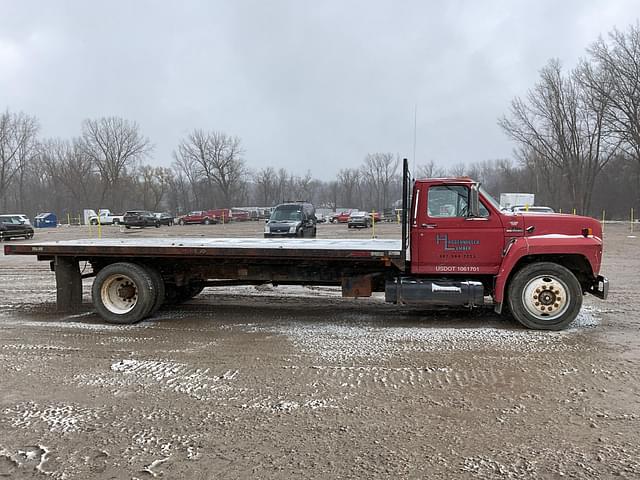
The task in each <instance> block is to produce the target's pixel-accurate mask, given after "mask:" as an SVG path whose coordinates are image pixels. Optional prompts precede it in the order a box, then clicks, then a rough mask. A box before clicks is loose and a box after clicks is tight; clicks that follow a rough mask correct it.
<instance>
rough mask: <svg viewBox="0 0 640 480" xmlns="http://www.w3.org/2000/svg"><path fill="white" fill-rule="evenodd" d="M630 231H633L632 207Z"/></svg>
mask: <svg viewBox="0 0 640 480" xmlns="http://www.w3.org/2000/svg"><path fill="white" fill-rule="evenodd" d="M631 233H633V207H631Z"/></svg>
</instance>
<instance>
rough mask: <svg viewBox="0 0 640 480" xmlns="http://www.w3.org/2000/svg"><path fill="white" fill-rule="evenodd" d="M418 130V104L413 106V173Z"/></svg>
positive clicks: (414, 171)
mask: <svg viewBox="0 0 640 480" xmlns="http://www.w3.org/2000/svg"><path fill="white" fill-rule="evenodd" d="M417 132H418V104H414V106H413V168H412V170H413V174H414V175H415V174H416V140H417V137H418V135H417Z"/></svg>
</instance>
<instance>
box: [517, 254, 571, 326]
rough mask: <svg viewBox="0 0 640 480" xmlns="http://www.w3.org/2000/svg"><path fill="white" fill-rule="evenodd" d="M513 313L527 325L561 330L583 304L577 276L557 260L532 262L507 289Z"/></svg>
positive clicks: (518, 273) (519, 272)
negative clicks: (552, 261)
mask: <svg viewBox="0 0 640 480" xmlns="http://www.w3.org/2000/svg"><path fill="white" fill-rule="evenodd" d="M507 300H508V303H509V309H510V310H511V313H512V315H513V316H514V317H515V319H516V320H518V321H519V322H520V323H521V324H523V325H524V326H526V327H529V328H533V329H537V330H562V329H563V328H566V327H567V325H569V324H570V323H571V322H573V321H574V320H575V318H576V317H577V316H578V313H579V312H580V308H581V307H582V286H581V285H580V282H579V281H578V279H577V278H576V276H575V275H574V274H573V273H572V272H571V270H569V269H568V268H566V267H563V266H562V265H558V264H557V263H551V262H541V263H532V264H530V265H527V266H526V267H524V268H522V269H521V270H520V271H518V272H517V273H516V274H515V276H514V277H513V279H512V280H511V282H510V283H509V288H508V299H507Z"/></svg>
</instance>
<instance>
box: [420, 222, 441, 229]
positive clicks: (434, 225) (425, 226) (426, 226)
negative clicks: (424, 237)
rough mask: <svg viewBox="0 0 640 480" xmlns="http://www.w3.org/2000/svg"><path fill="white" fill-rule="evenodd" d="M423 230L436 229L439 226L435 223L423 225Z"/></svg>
mask: <svg viewBox="0 0 640 480" xmlns="http://www.w3.org/2000/svg"><path fill="white" fill-rule="evenodd" d="M420 226H421V227H422V228H436V227H437V226H438V225H436V224H435V223H423V224H421V225H420Z"/></svg>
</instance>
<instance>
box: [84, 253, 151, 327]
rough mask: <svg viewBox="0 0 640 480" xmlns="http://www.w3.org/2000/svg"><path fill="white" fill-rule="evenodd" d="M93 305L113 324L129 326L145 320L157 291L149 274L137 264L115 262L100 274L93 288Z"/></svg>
mask: <svg viewBox="0 0 640 480" xmlns="http://www.w3.org/2000/svg"><path fill="white" fill-rule="evenodd" d="M91 294H92V297H93V305H94V306H95V308H96V310H97V311H98V314H99V315H100V316H101V317H102V318H104V319H105V320H106V321H107V322H109V323H120V324H129V323H136V322H139V321H140V320H142V319H143V318H145V317H146V316H147V315H148V314H149V312H150V311H151V309H152V308H153V306H154V304H155V301H156V296H157V290H156V285H155V284H154V281H153V279H152V278H151V276H150V275H149V273H147V271H146V270H145V269H144V268H143V267H141V266H139V265H135V264H133V263H125V262H120V263H113V264H111V265H108V266H106V267H104V268H103V269H102V270H100V271H99V272H98V274H97V275H96V278H95V280H94V281H93V286H92V287H91Z"/></svg>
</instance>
